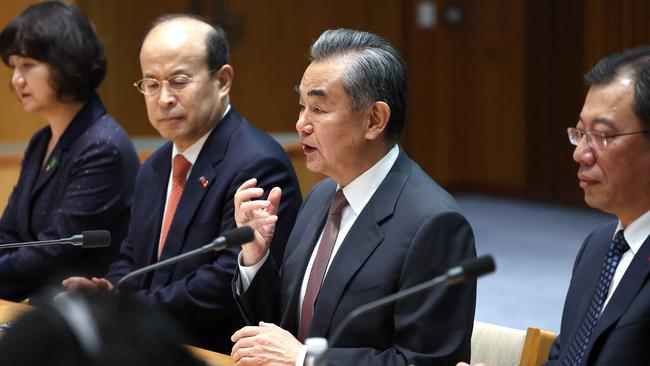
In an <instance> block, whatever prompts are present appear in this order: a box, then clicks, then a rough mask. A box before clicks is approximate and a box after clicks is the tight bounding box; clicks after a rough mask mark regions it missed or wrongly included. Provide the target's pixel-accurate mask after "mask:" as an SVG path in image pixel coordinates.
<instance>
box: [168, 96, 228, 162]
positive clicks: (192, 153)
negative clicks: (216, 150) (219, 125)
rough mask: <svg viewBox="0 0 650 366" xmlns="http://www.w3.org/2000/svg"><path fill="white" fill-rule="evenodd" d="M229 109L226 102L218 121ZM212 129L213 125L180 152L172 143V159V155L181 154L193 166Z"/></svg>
mask: <svg viewBox="0 0 650 366" xmlns="http://www.w3.org/2000/svg"><path fill="white" fill-rule="evenodd" d="M229 110H230V104H228V106H227V107H226V111H225V112H223V115H222V116H221V118H220V119H219V121H221V119H222V118H223V116H225V115H226V114H228V111H229ZM215 127H216V125H215ZM212 130H214V127H212V128H211V129H210V131H208V132H206V133H205V135H203V136H201V138H200V139H198V140H197V141H196V142H195V143H193V144H192V146H190V147H188V148H187V149H186V150H185V151H183V152H182V153H181V152H180V151H179V150H178V147H176V144H174V147H173V148H172V159H174V157H175V156H176V155H177V154H182V155H183V157H184V158H185V159H187V161H189V162H190V163H191V164H192V166H194V163H196V159H198V158H199V153H200V152H201V149H202V148H203V145H204V144H205V141H206V140H207V139H208V136H210V133H211V132H212Z"/></svg>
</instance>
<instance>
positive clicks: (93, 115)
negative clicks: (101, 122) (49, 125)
mask: <svg viewBox="0 0 650 366" xmlns="http://www.w3.org/2000/svg"><path fill="white" fill-rule="evenodd" d="M104 114H106V110H105V109H104V106H103V105H102V103H101V102H100V100H99V98H98V97H96V96H95V97H94V98H93V99H91V100H90V101H89V102H88V103H86V105H85V106H84V107H83V108H81V110H79V112H78V113H77V115H76V116H75V117H74V118H73V119H72V121H70V124H69V125H68V127H67V128H66V129H65V131H64V132H63V135H61V138H60V139H59V141H58V142H57V144H56V146H55V147H54V149H53V150H52V153H51V154H50V156H49V157H48V158H47V162H46V163H45V164H44V165H43V166H42V169H41V170H40V172H39V174H38V178H37V180H36V183H35V185H34V187H33V189H32V191H31V197H32V198H33V197H34V196H35V195H36V194H37V193H38V192H39V191H40V190H41V189H42V188H43V186H45V183H47V182H48V181H49V180H50V179H51V178H52V177H53V176H54V173H55V172H56V171H57V170H58V169H59V167H60V166H61V165H63V164H69V162H68V161H66V160H67V159H68V158H70V156H69V155H70V154H69V151H70V150H71V149H72V147H73V146H74V144H75V142H76V141H77V140H78V139H79V137H80V136H81V135H82V134H83V133H84V132H85V131H86V130H87V129H88V128H89V127H90V126H91V125H92V124H93V123H94V122H95V121H96V120H98V119H99V118H100V117H101V116H102V115H104ZM51 136H52V135H51V133H50V138H51ZM48 142H49V139H48ZM45 149H47V143H46V145H45ZM44 155H45V151H43V154H41V155H39V157H42V156H44ZM37 165H38V166H39V167H40V166H41V165H40V164H37Z"/></svg>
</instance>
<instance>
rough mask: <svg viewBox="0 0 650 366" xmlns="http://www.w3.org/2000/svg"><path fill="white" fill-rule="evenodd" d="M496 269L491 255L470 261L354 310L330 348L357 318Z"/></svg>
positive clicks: (333, 339) (320, 361)
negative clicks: (423, 292) (436, 288)
mask: <svg viewBox="0 0 650 366" xmlns="http://www.w3.org/2000/svg"><path fill="white" fill-rule="evenodd" d="M494 269H495V265H494V259H493V258H492V256H491V255H484V256H480V257H478V258H473V259H468V260H466V261H464V262H463V263H461V264H460V265H459V266H456V267H452V268H450V269H448V270H447V272H445V273H444V274H443V275H441V276H438V277H435V278H433V279H431V280H429V281H426V282H423V283H421V284H419V285H415V286H413V287H409V288H407V289H405V290H401V291H398V292H396V293H394V294H392V295H388V296H386V297H382V298H381V299H377V300H375V301H371V302H369V303H367V304H365V305H361V306H359V307H358V308H356V309H354V310H352V311H351V312H350V313H348V315H347V316H346V317H345V318H344V319H343V321H341V323H340V324H339V326H338V327H336V330H334V333H332V336H331V337H330V341H329V342H328V343H329V344H328V345H329V347H331V346H332V345H334V344H335V343H336V341H338V339H339V337H340V336H341V334H342V333H343V330H345V328H346V327H347V326H348V325H349V324H350V322H351V321H352V320H354V319H355V318H357V317H359V316H361V315H363V314H365V313H367V312H369V311H372V310H376V309H378V308H381V307H384V306H387V305H390V304H392V303H395V302H397V301H399V300H402V299H403V298H405V297H409V296H411V295H415V294H417V293H420V292H422V291H425V290H429V289H431V288H433V287H437V286H441V285H453V284H457V283H461V282H465V281H468V280H473V279H475V278H477V277H479V276H482V275H484V274H487V273H490V272H493V271H494ZM326 355H327V350H326V351H325V352H323V353H321V354H320V356H318V357H317V359H316V360H315V362H314V365H319V364H321V363H322V362H323V361H324V360H325V356H326Z"/></svg>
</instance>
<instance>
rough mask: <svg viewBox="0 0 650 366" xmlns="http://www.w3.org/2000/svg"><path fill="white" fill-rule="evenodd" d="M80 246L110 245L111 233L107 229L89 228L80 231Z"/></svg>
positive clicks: (96, 246) (100, 246) (97, 246)
mask: <svg viewBox="0 0 650 366" xmlns="http://www.w3.org/2000/svg"><path fill="white" fill-rule="evenodd" d="M81 237H82V241H81V247H82V248H103V247H107V246H109V245H111V233H110V231H108V230H89V231H82V232H81Z"/></svg>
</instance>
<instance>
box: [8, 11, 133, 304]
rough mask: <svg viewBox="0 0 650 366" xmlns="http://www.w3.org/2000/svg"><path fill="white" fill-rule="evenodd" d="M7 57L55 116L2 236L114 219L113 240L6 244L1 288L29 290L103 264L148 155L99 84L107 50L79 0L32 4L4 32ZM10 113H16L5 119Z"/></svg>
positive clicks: (111, 255)
mask: <svg viewBox="0 0 650 366" xmlns="http://www.w3.org/2000/svg"><path fill="white" fill-rule="evenodd" d="M0 57H2V61H3V62H4V63H5V64H6V65H8V66H9V67H10V68H11V69H12V70H13V75H12V77H11V86H12V88H13V90H14V91H15V92H16V95H17V96H18V99H19V100H20V102H21V103H22V105H23V108H24V109H25V110H26V111H28V112H36V113H38V114H40V115H41V116H42V117H43V118H44V119H45V120H46V121H47V126H46V127H44V128H43V129H41V130H39V131H37V132H36V133H35V134H34V135H33V136H32V138H31V140H30V142H29V145H28V146H27V150H26V151H25V156H24V158H23V162H22V167H21V172H20V177H19V179H18V183H17V184H16V186H15V187H14V190H13V192H12V194H11V197H10V199H9V203H8V205H7V207H6V209H5V212H4V214H3V215H2V218H1V219H0V243H9V242H25V241H36V240H50V239H59V238H67V237H70V236H73V235H76V234H79V233H80V232H81V231H84V230H96V229H107V230H110V232H111V234H112V245H111V246H110V247H109V248H104V249H82V248H79V247H74V246H68V245H50V246H43V247H23V248H20V249H0V298H4V299H10V300H22V299H24V298H26V297H29V296H30V295H31V294H32V293H34V292H35V291H36V290H37V289H38V288H40V287H42V286H44V285H47V284H52V283H57V282H58V281H60V280H61V279H63V278H67V277H69V276H71V275H79V274H83V275H86V276H88V275H90V276H96V275H101V274H103V273H104V272H105V271H106V269H107V266H108V264H109V263H111V262H112V261H113V260H114V259H116V257H117V253H118V252H119V244H120V243H121V240H122V239H123V238H124V236H125V235H126V230H127V226H128V222H129V211H130V204H131V199H132V195H133V184H134V181H135V175H136V173H137V169H138V167H139V162H138V158H137V155H136V153H135V149H134V148H133V144H132V143H131V141H130V139H129V138H128V136H127V134H126V132H125V131H124V130H123V129H122V128H121V127H120V125H118V124H117V123H116V122H115V120H113V118H112V117H111V116H110V115H108V114H107V113H106V110H105V109H104V106H103V105H102V102H101V101H100V99H99V97H98V96H97V94H96V93H95V89H96V88H97V87H98V86H99V84H100V83H101V81H102V80H103V79H104V76H105V74H106V58H105V56H104V53H103V48H102V45H101V43H100V42H99V40H98V39H97V36H96V34H95V31H94V28H93V26H92V24H91V23H90V21H89V20H88V18H87V17H86V16H85V15H84V14H83V13H82V12H81V11H80V10H79V9H77V8H76V7H74V6H72V5H69V4H66V3H64V2H58V1H49V2H43V3H39V4H35V5H32V6H30V7H28V8H27V9H25V10H24V11H23V12H22V13H21V14H20V15H18V16H17V17H16V18H15V19H13V20H12V21H11V22H10V23H9V24H8V25H7V26H6V27H5V28H4V29H3V30H2V33H0ZM3 122H4V123H9V122H8V121H3Z"/></svg>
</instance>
